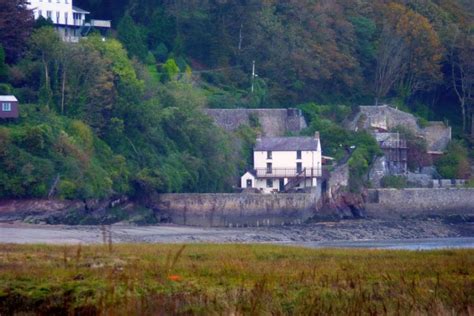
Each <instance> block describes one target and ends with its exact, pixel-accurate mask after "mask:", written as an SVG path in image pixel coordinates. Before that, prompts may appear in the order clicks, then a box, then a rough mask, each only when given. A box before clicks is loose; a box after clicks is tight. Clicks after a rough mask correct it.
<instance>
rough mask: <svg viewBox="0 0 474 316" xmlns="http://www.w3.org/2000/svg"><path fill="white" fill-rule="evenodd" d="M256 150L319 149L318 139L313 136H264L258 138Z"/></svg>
mask: <svg viewBox="0 0 474 316" xmlns="http://www.w3.org/2000/svg"><path fill="white" fill-rule="evenodd" d="M254 150H255V151H297V150H304V151H317V150H318V140H317V139H315V138H313V137H263V138H260V139H257V143H256V144H255V148H254Z"/></svg>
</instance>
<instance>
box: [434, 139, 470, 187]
mask: <svg viewBox="0 0 474 316" xmlns="http://www.w3.org/2000/svg"><path fill="white" fill-rule="evenodd" d="M435 166H436V169H437V170H438V172H439V174H440V175H441V176H442V177H443V178H445V179H467V178H469V176H470V165H469V160H468V153H467V150H466V148H465V147H464V146H463V144H462V143H460V142H458V141H452V142H451V143H449V145H448V148H447V149H446V153H445V154H444V155H443V156H442V157H441V158H439V159H438V160H436V161H435Z"/></svg>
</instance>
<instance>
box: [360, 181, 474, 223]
mask: <svg viewBox="0 0 474 316" xmlns="http://www.w3.org/2000/svg"><path fill="white" fill-rule="evenodd" d="M366 215H367V216H368V217H372V218H400V217H402V218H404V217H406V218H408V217H425V216H432V215H434V216H449V215H474V189H467V188H449V189H448V188H441V189H425V188H416V189H415V188H414V189H403V190H397V189H377V190H368V201H367V203H366Z"/></svg>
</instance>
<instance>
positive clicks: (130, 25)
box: [117, 14, 148, 61]
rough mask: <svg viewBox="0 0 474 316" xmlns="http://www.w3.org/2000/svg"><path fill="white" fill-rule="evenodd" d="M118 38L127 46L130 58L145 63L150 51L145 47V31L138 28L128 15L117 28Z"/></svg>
mask: <svg viewBox="0 0 474 316" xmlns="http://www.w3.org/2000/svg"><path fill="white" fill-rule="evenodd" d="M117 32H118V38H119V40H120V41H121V42H122V44H123V45H124V46H125V48H126V49H127V51H128V54H129V55H130V57H136V58H138V59H139V60H140V61H145V60H146V57H147V55H148V49H147V47H146V45H145V41H144V36H143V35H142V33H143V30H141V29H140V27H138V26H137V25H136V24H135V22H134V21H133V18H132V17H131V16H130V15H129V14H126V15H125V16H124V17H123V18H122V19H121V20H120V23H119V24H118V27H117Z"/></svg>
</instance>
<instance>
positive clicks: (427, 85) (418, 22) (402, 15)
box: [375, 3, 442, 101]
mask: <svg viewBox="0 0 474 316" xmlns="http://www.w3.org/2000/svg"><path fill="white" fill-rule="evenodd" d="M441 58H442V55H441V45H440V41H439V38H438V35H437V34H436V32H435V31H434V30H433V27H432V26H431V24H430V22H429V21H428V19H426V18H425V17H423V16H421V15H419V14H418V13H416V12H414V11H412V10H410V9H408V8H406V7H404V6H403V5H399V4H395V3H390V4H388V5H387V6H385V7H384V9H383V26H382V32H381V35H380V39H379V43H378V51H377V69H376V77H375V95H376V101H377V100H378V99H379V98H383V97H384V96H385V95H386V94H387V93H388V92H389V91H390V90H391V89H392V88H394V87H395V88H398V93H399V94H400V95H401V96H402V97H405V98H408V97H411V96H412V95H413V94H414V93H416V92H418V91H421V90H429V89H432V88H433V86H434V84H435V83H436V82H438V81H439V80H440V79H441V71H440V63H441Z"/></svg>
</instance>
